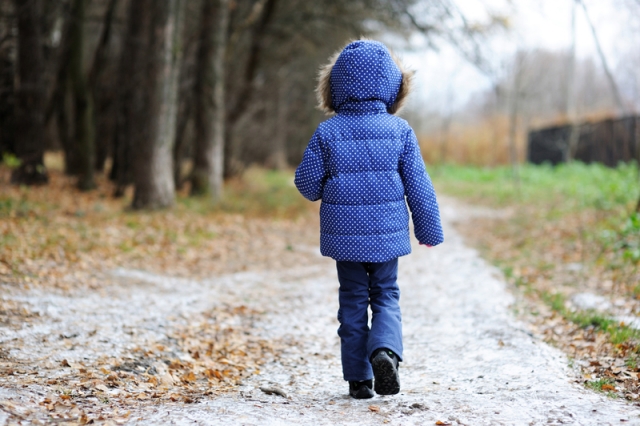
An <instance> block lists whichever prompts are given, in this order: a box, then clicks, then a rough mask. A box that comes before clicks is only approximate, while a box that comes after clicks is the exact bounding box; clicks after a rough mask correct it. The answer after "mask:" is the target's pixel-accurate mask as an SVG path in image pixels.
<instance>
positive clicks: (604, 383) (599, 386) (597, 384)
mask: <svg viewBox="0 0 640 426" xmlns="http://www.w3.org/2000/svg"><path fill="white" fill-rule="evenodd" d="M609 386H613V387H615V382H614V381H613V380H611V379H605V378H602V379H598V380H592V381H590V382H587V387H590V388H591V389H593V390H595V391H598V392H606V393H607V396H609V397H611V398H616V397H617V395H616V394H615V393H613V392H611V389H607V387H609ZM603 387H605V388H604V389H603Z"/></svg>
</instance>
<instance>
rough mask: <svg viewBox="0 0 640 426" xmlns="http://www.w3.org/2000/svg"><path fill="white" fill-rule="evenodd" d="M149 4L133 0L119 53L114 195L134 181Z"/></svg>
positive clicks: (112, 176)
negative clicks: (134, 160) (133, 169)
mask: <svg viewBox="0 0 640 426" xmlns="http://www.w3.org/2000/svg"><path fill="white" fill-rule="evenodd" d="M147 9H148V5H147V3H146V2H145V1H140V0H136V1H131V2H130V3H129V10H128V16H127V29H126V32H125V37H124V46H123V48H122V52H121V53H120V63H119V65H118V66H119V69H118V77H117V78H118V82H117V85H116V88H117V94H116V105H115V111H116V118H115V120H116V123H115V131H114V135H113V136H114V138H113V165H112V167H111V175H110V178H111V180H113V181H115V183H116V189H115V193H114V196H115V197H121V196H123V195H124V192H125V189H126V187H127V186H128V185H130V184H131V183H132V182H133V176H132V163H133V158H132V157H133V142H132V141H133V139H134V138H135V137H136V131H137V130H138V126H139V123H137V122H136V117H137V116H140V115H141V114H144V111H143V109H144V106H143V105H142V99H141V91H140V85H141V84H143V82H144V78H145V76H144V70H143V68H142V67H143V66H144V60H143V58H144V54H145V53H146V52H145V45H144V44H145V38H144V31H145V28H146V26H145V22H144V21H146V20H148V16H147Z"/></svg>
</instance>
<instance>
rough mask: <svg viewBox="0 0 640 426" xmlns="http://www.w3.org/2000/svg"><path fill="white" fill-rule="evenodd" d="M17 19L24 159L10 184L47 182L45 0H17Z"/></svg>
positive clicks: (18, 116)
mask: <svg viewBox="0 0 640 426" xmlns="http://www.w3.org/2000/svg"><path fill="white" fill-rule="evenodd" d="M14 4H15V10H16V15H17V18H18V19H17V20H18V75H17V77H18V79H17V80H18V83H17V87H16V110H15V124H16V126H15V131H16V133H15V142H16V154H17V156H18V158H20V160H21V162H22V163H21V164H20V167H18V168H17V169H16V170H14V172H13V173H12V175H11V182H13V183H16V184H24V185H34V184H43V183H47V182H48V180H49V178H48V175H47V171H46V169H45V167H44V146H45V145H44V144H45V139H44V116H45V108H46V102H45V101H46V94H45V85H44V81H43V75H44V70H43V55H42V46H41V28H40V25H41V22H40V21H41V16H40V15H41V10H42V9H41V8H42V0H15V3H14Z"/></svg>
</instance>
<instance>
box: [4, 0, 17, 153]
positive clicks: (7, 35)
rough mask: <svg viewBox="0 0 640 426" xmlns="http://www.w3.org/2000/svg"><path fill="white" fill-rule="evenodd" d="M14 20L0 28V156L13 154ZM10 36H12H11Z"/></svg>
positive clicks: (14, 149)
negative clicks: (1, 40)
mask: <svg viewBox="0 0 640 426" xmlns="http://www.w3.org/2000/svg"><path fill="white" fill-rule="evenodd" d="M7 3H12V2H7V1H6V0H5V1H2V2H1V3H0V6H2V7H3V8H5V7H6V6H5V5H7ZM16 33H17V31H16V20H15V19H7V22H6V24H5V25H4V26H3V27H0V37H2V39H3V40H5V42H4V43H0V87H2V88H3V90H1V91H0V155H2V154H4V153H11V154H15V151H16V146H15V145H16V144H15V131H14V126H15V110H16V106H15V103H16V99H15V80H16V79H15V73H16V60H15V49H16V41H15V34H16ZM12 34H13V35H14V36H12Z"/></svg>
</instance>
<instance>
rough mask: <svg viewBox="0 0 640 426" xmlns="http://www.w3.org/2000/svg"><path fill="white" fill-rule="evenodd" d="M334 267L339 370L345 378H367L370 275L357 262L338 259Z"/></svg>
mask: <svg viewBox="0 0 640 426" xmlns="http://www.w3.org/2000/svg"><path fill="white" fill-rule="evenodd" d="M337 269H338V281H339V282H340V291H339V296H338V298H339V301H340V309H339V310H338V321H339V322H340V328H339V329H338V335H339V336H340V343H341V345H340V352H341V355H342V374H343V377H344V379H345V380H348V381H356V380H369V379H371V378H373V370H372V369H371V363H370V362H369V356H368V353H367V340H368V338H369V325H368V313H367V308H368V306H369V276H368V274H367V271H366V268H365V265H364V264H363V263H360V262H337Z"/></svg>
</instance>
